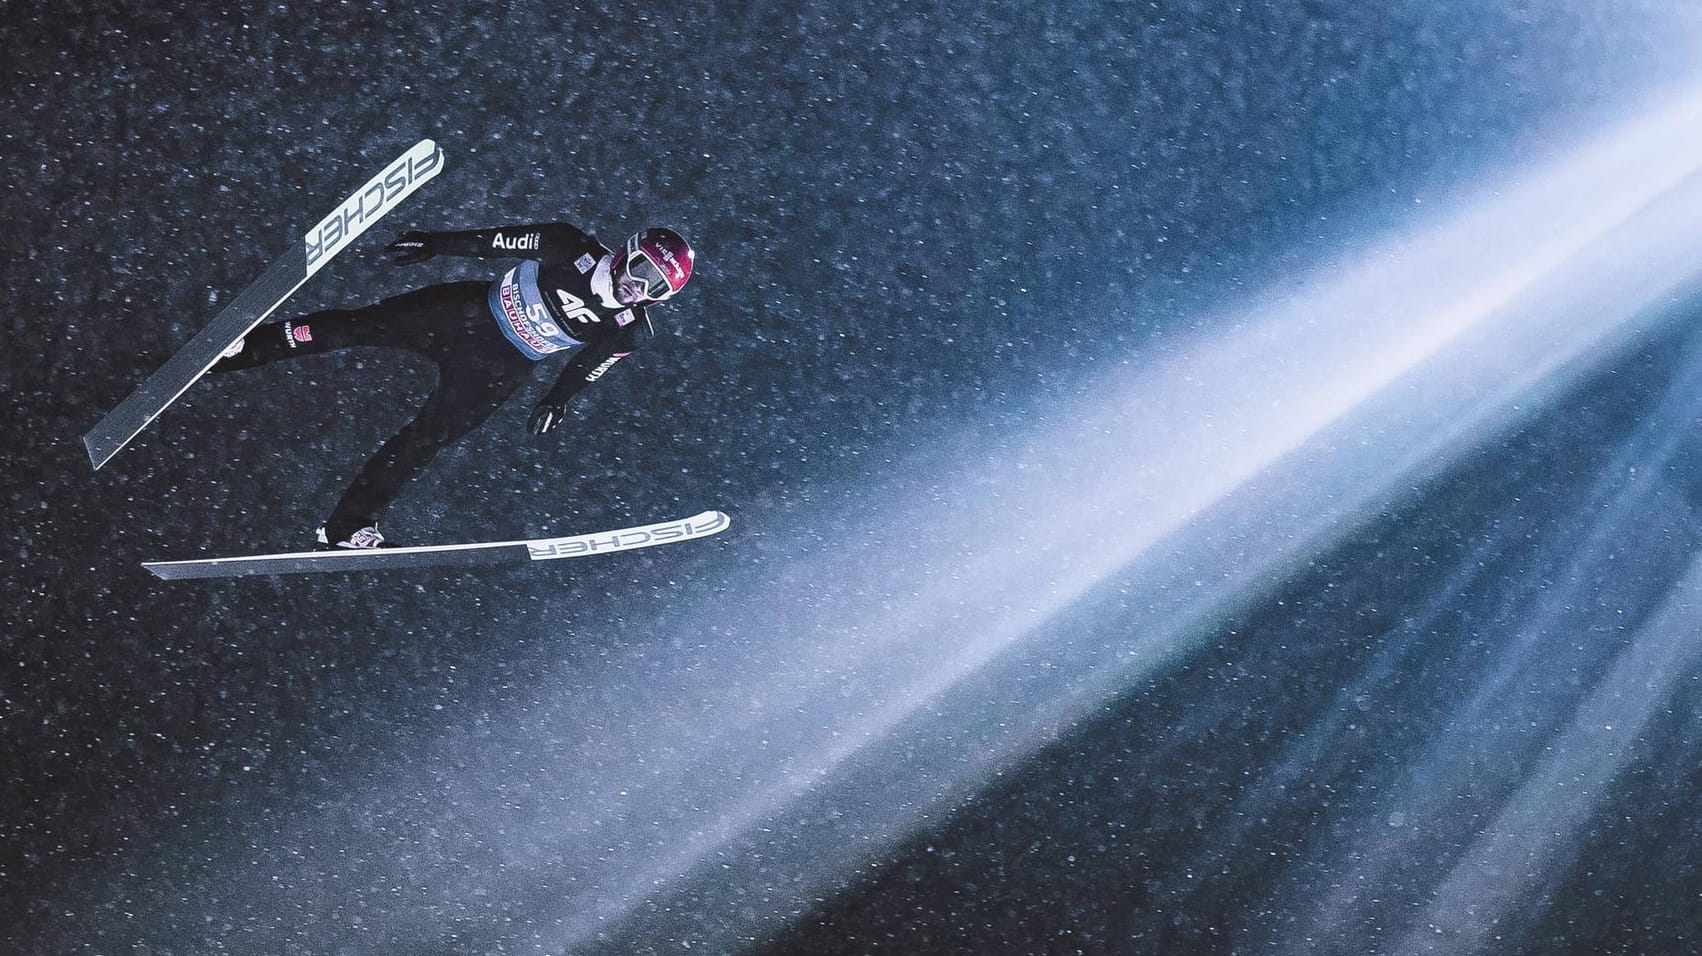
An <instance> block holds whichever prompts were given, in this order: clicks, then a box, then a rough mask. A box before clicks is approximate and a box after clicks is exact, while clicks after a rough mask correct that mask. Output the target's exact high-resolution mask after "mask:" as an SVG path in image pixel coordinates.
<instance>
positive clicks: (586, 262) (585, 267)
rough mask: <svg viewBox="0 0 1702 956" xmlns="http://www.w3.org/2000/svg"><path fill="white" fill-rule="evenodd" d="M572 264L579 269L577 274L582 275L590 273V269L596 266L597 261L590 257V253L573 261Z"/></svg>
mask: <svg viewBox="0 0 1702 956" xmlns="http://www.w3.org/2000/svg"><path fill="white" fill-rule="evenodd" d="M573 264H574V265H576V266H578V267H579V272H580V274H581V275H583V274H584V273H587V272H590V271H591V269H592V268H593V267H595V266H596V265H597V260H596V259H593V258H592V257H591V253H589V252H587V253H585V254H584V255H582V256H580V257H579V258H577V259H575V260H573Z"/></svg>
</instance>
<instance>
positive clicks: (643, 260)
mask: <svg viewBox="0 0 1702 956" xmlns="http://www.w3.org/2000/svg"><path fill="white" fill-rule="evenodd" d="M625 270H626V274H627V275H628V276H631V277H632V278H633V279H634V280H635V281H637V282H638V284H639V285H641V286H643V287H644V297H645V298H646V299H649V300H651V301H652V302H660V301H662V300H663V299H666V298H667V297H668V296H670V295H673V294H674V287H673V286H671V285H669V284H668V277H667V276H665V275H663V274H662V268H661V267H660V266H658V265H657V264H656V262H655V260H653V259H651V258H650V254H649V253H647V252H645V251H644V250H643V249H642V248H641V247H640V246H639V245H638V243H637V242H630V241H629V242H628V243H627V244H626V265H625Z"/></svg>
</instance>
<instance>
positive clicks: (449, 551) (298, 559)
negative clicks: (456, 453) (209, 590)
mask: <svg viewBox="0 0 1702 956" xmlns="http://www.w3.org/2000/svg"><path fill="white" fill-rule="evenodd" d="M731 523H732V521H731V519H730V518H728V517H727V516H726V515H725V514H722V513H721V512H719V511H705V512H702V513H700V514H695V515H692V516H691V517H690V518H684V519H681V520H678V521H663V522H661V523H659V524H647V525H641V526H639V527H635V528H619V529H617V530H614V531H598V532H594V533H592V534H576V535H571V536H569V537H566V538H534V539H532V540H528V541H488V542H483V543H478V544H440V545H431V546H428V547H421V548H377V549H373V550H348V551H299V552H295V553H291V554H255V555H249V556H247V557H240V558H207V559H204V560H199V561H150V562H143V564H142V567H144V568H147V569H148V570H149V571H152V572H153V573H154V575H155V576H157V577H159V578H163V579H165V580H167V581H174V580H178V579H181V578H233V577H247V576H250V575H256V574H301V573H306V572H315V571H376V570H390V569H394V568H417V567H426V566H430V565H440V564H501V563H507V562H518V561H528V560H530V561H553V560H556V559H557V558H582V557H585V556H587V555H593V554H609V553H611V552H614V551H632V550H634V549H637V548H652V547H655V546H656V545H659V544H672V543H674V542H676V541H688V540H691V539H693V538H705V537H708V536H709V535H712V534H717V533H719V532H722V531H725V530H727V526H728V525H729V524H731Z"/></svg>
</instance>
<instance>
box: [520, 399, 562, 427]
mask: <svg viewBox="0 0 1702 956" xmlns="http://www.w3.org/2000/svg"><path fill="white" fill-rule="evenodd" d="M566 417H567V406H565V405H562V404H561V403H560V402H552V401H550V400H549V399H547V398H546V399H544V400H543V401H541V402H539V403H538V404H537V405H536V406H534V407H533V408H532V417H531V418H528V419H526V430H527V431H529V432H531V433H532V434H534V435H542V434H543V433H545V432H547V431H552V430H554V429H555V427H556V426H557V425H560V424H561V420H562V419H563V418H566Z"/></svg>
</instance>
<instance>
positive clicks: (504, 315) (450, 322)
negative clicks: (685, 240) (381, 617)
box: [212, 223, 654, 533]
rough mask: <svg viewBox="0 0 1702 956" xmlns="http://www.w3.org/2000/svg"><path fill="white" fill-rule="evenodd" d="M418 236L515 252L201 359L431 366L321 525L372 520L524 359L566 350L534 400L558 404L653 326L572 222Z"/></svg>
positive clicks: (500, 397) (521, 370)
mask: <svg viewBox="0 0 1702 956" xmlns="http://www.w3.org/2000/svg"><path fill="white" fill-rule="evenodd" d="M426 235H427V236H428V237H429V241H430V246H431V250H432V254H434V255H452V256H464V257H475V258H486V259H495V258H505V259H514V258H523V259H524V261H522V262H521V263H520V264H519V265H516V266H514V267H513V268H511V269H509V270H508V271H507V272H506V273H504V274H503V276H502V277H501V278H499V279H497V280H496V281H495V282H494V283H488V284H487V283H484V282H456V283H449V284H446V285H435V286H429V287H427V288H424V289H419V290H417V291H414V292H409V293H406V294H403V295H399V296H395V297H393V298H389V299H385V300H383V301H381V302H379V303H377V304H374V305H369V306H366V307H365V308H361V309H354V310H346V311H345V310H330V311H325V312H315V313H312V314H310V315H304V316H302V317H300V318H296V319H288V320H284V321H280V322H273V323H268V324H266V325H262V326H261V327H260V328H258V329H256V330H255V331H254V332H252V333H251V334H250V335H249V336H248V339H247V341H246V342H245V343H244V345H243V349H242V351H241V352H240V353H238V354H237V355H236V356H234V357H232V358H229V359H225V360H223V361H221V362H219V363H218V364H216V365H214V366H213V368H212V371H214V372H229V371H236V370H239V369H246V368H254V367H257V366H260V365H266V364H269V363H271V362H275V361H280V360H285V359H292V358H299V357H301V356H305V355H319V354H323V353H325V352H331V351H335V350H337V349H345V348H354V347H357V346H380V347H388V348H399V349H405V350H407V351H410V352H413V353H415V354H418V355H421V356H424V357H425V358H427V359H429V360H430V361H431V362H432V363H433V364H434V365H436V366H437V370H438V375H439V378H438V384H437V387H436V388H435V389H434V390H433V391H432V393H431V396H430V397H429V398H428V399H427V400H426V403H425V404H424V405H423V406H422V407H421V408H420V410H419V412H418V413H417V414H416V415H415V416H414V418H413V420H412V421H410V422H409V423H408V424H407V425H406V426H405V427H403V428H402V430H401V431H399V432H397V433H396V434H395V436H393V437H392V438H391V439H390V440H389V441H387V442H385V443H384V446H383V447H382V448H380V449H379V450H378V452H377V454H375V455H374V456H373V457H372V458H371V459H369V460H368V461H367V462H366V464H365V466H363V467H362V468H361V470H360V473H359V474H357V475H356V476H355V479H354V481H353V482H352V483H350V485H349V488H348V490H347V491H346V492H344V494H343V497H342V500H340V501H339V502H338V503H337V505H336V507H335V508H333V509H332V512H331V515H330V517H329V519H328V520H327V522H326V527H327V529H328V531H329V529H332V528H334V527H361V526H364V525H368V524H374V523H376V521H377V519H378V517H379V516H380V515H381V514H382V513H383V511H384V509H385V508H386V507H387V506H388V505H389V504H390V502H391V501H392V500H394V499H395V497H396V496H397V495H398V494H400V492H401V490H402V488H403V487H404V486H405V485H406V484H407V483H408V481H409V480H411V479H412V478H413V477H414V476H415V475H417V474H418V473H419V472H420V471H421V470H422V469H423V468H424V467H425V466H426V465H427V464H428V463H430V461H431V460H432V459H433V458H434V457H435V456H436V455H437V453H438V452H439V451H441V450H442V449H443V448H444V447H445V446H447V445H449V444H451V443H453V442H455V441H457V440H459V439H461V438H462V437H464V436H465V435H466V434H467V433H469V432H471V431H472V430H473V429H474V428H476V427H478V426H479V425H480V424H481V423H482V422H484V420H485V419H487V418H489V417H490V416H491V414H492V413H493V412H495V411H496V410H497V408H499V407H501V405H502V403H503V402H504V401H506V400H507V399H508V397H509V396H510V395H512V394H513V393H514V390H515V389H516V388H518V387H519V386H520V384H521V383H522V382H523V381H525V379H526V378H527V376H528V375H529V374H530V372H531V369H532V366H533V363H535V362H536V361H538V360H540V359H543V358H545V357H547V356H549V355H552V354H554V353H556V352H560V351H564V350H568V349H576V350H577V352H575V354H574V355H573V356H572V358H571V359H570V360H569V361H568V363H567V365H566V366H565V367H564V368H563V369H562V372H561V375H560V377H559V378H557V380H556V383H555V386H554V387H553V388H552V389H551V390H550V393H549V395H548V396H547V397H546V398H545V399H544V401H545V402H550V403H554V404H556V405H562V404H565V403H566V402H567V401H569V400H570V399H572V398H573V396H574V395H576V394H578V392H579V391H580V390H581V389H583V388H584V387H585V386H586V385H589V384H590V383H591V382H594V381H596V380H597V379H598V378H600V377H601V376H602V375H603V374H604V373H606V372H607V371H608V370H609V368H610V367H612V366H613V365H614V364H615V363H616V362H618V361H620V359H622V358H624V357H625V356H626V355H627V354H629V353H631V352H632V351H634V350H635V349H637V348H639V347H640V346H641V345H642V344H643V343H644V342H645V341H647V340H648V339H649V338H650V336H651V335H653V334H654V330H653V328H652V327H651V324H650V319H649V317H648V316H647V315H646V313H645V310H644V308H643V306H628V305H623V304H621V303H620V302H618V301H617V300H616V299H615V297H614V292H613V290H612V283H611V280H610V275H609V270H610V261H611V259H612V255H611V254H610V251H609V250H608V249H607V248H606V247H604V246H603V245H602V244H601V243H599V242H598V241H597V240H596V239H595V238H594V237H592V236H590V235H589V234H587V233H584V232H581V231H580V230H579V229H577V228H575V227H573V226H570V225H567V224H565V223H547V224H537V225H525V226H505V227H501V228H497V229H479V230H470V231H465V232H438V233H428V234H426ZM333 533H334V532H333Z"/></svg>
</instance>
